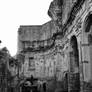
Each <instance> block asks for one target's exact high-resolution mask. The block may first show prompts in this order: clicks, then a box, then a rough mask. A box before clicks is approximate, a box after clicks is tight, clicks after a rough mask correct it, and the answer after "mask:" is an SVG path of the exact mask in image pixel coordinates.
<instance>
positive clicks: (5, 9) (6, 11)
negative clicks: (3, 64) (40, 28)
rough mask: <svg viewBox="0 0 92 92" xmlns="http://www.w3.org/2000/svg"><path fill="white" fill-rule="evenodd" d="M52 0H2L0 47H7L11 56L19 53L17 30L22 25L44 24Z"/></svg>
mask: <svg viewBox="0 0 92 92" xmlns="http://www.w3.org/2000/svg"><path fill="white" fill-rule="evenodd" d="M51 1H52V0H0V40H1V41H2V43H1V44H0V48H2V47H7V49H8V50H9V52H10V54H11V56H14V55H16V53H17V40H18V39H17V36H18V35H17V31H18V28H19V26H20V25H42V24H44V23H46V22H48V21H49V20H51V19H50V17H49V16H48V14H47V11H48V9H49V5H50V3H51Z"/></svg>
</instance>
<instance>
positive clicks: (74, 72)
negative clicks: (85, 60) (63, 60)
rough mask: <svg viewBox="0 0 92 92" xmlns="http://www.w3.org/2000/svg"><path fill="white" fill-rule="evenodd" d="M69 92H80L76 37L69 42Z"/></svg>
mask: <svg viewBox="0 0 92 92" xmlns="http://www.w3.org/2000/svg"><path fill="white" fill-rule="evenodd" d="M70 48H71V51H70V53H69V54H70V69H69V85H68V86H69V92H80V73H79V51H78V44H77V38H76V36H72V37H71V40H70Z"/></svg>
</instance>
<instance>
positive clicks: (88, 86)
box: [18, 0, 92, 92]
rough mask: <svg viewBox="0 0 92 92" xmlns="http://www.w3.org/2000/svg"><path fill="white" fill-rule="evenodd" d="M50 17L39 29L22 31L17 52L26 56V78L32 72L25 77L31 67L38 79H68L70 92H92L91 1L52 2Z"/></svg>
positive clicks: (28, 28)
mask: <svg viewBox="0 0 92 92" xmlns="http://www.w3.org/2000/svg"><path fill="white" fill-rule="evenodd" d="M48 15H49V16H50V17H51V18H52V20H51V21H50V22H47V23H46V24H44V25H42V26H39V27H38V28H37V27H36V26H35V27H36V28H35V27H29V26H28V27H27V26H25V27H23V26H21V27H20V28H19V33H18V35H19V39H18V41H19V46H18V49H19V50H18V51H19V52H18V53H20V52H21V53H22V54H24V56H25V60H24V62H25V63H24V65H25V67H26V68H27V69H26V70H24V75H25V76H30V75H31V74H30V73H32V72H31V71H29V72H30V73H28V74H29V75H28V74H25V73H27V71H28V66H29V65H30V66H29V67H31V66H32V69H31V70H32V71H33V75H34V76H36V77H40V78H55V79H56V80H57V81H62V80H67V82H66V83H65V85H64V87H65V89H67V90H68V92H80V91H82V92H89V90H90V92H91V91H92V62H91V61H92V58H91V57H92V54H91V53H92V44H91V43H92V31H91V28H92V27H91V25H92V1H91V0H53V1H52V2H51V4H50V7H49V10H48ZM34 29H35V30H37V31H34ZM28 30H30V31H28ZM27 32H28V33H27ZM37 32H38V33H37ZM25 41H26V42H25ZM24 44H25V46H24ZM30 62H34V63H31V64H30ZM29 70H30V69H29ZM66 84H67V86H66Z"/></svg>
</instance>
